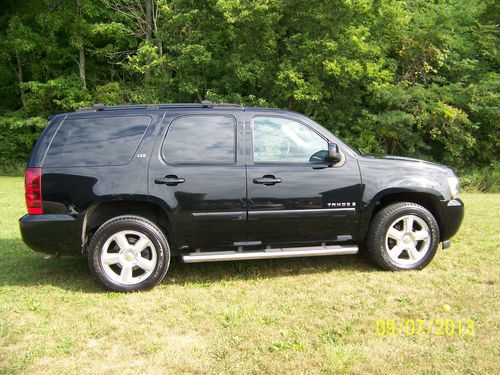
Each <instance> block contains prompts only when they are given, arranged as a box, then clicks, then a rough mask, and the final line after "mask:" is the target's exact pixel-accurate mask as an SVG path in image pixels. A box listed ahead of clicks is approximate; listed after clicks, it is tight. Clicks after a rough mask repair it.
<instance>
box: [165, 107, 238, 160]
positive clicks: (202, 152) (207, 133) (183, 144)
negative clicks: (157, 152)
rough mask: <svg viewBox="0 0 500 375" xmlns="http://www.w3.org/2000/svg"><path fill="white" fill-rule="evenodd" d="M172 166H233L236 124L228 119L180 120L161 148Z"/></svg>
mask: <svg viewBox="0 0 500 375" xmlns="http://www.w3.org/2000/svg"><path fill="white" fill-rule="evenodd" d="M162 154H163V158H164V159H165V160H166V161H167V162H168V163H171V164H234V163H235V160H236V123H235V120H234V118H233V117H231V116H202V115H193V116H183V117H179V118H177V119H175V120H174V121H173V122H172V124H171V125H170V128H169V129H168V133H167V137H166V139H165V142H164V143H163V148H162Z"/></svg>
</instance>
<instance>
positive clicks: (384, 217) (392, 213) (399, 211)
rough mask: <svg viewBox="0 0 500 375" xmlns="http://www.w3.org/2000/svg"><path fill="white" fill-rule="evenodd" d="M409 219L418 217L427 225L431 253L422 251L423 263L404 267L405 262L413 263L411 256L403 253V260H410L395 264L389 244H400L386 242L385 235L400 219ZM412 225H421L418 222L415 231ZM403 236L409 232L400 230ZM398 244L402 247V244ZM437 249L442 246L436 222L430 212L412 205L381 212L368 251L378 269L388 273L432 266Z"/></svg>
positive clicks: (375, 219)
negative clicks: (430, 264)
mask: <svg viewBox="0 0 500 375" xmlns="http://www.w3.org/2000/svg"><path fill="white" fill-rule="evenodd" d="M408 215H410V217H414V216H416V217H418V218H420V219H421V220H423V221H424V222H425V224H427V227H428V231H426V232H427V233H428V234H429V237H430V239H429V240H426V241H427V244H428V250H426V252H424V251H422V252H423V253H424V255H423V257H422V258H421V259H419V260H415V261H414V263H413V264H402V263H404V262H405V261H406V262H411V261H412V260H411V259H410V254H409V252H406V250H403V251H402V253H401V254H402V255H401V257H402V258H403V257H405V256H406V257H407V258H408V260H405V259H401V260H399V259H398V261H397V262H396V261H395V260H394V259H393V257H391V256H390V255H389V250H388V242H389V241H396V242H397V240H392V239H390V240H389V239H387V240H386V235H388V231H389V229H390V228H391V226H392V225H393V224H394V223H395V222H396V221H397V220H398V219H401V220H402V221H403V218H405V217H408ZM396 225H399V224H396ZM413 225H416V226H417V227H418V226H419V225H420V224H419V222H417V224H412V227H413ZM422 229H424V228H423V227H422ZM401 233H406V232H404V230H403V229H401ZM405 240H406V241H408V242H407V243H412V242H413V241H411V239H408V238H406V237H405ZM386 241H387V242H386ZM397 243H398V244H399V242H397ZM415 243H416V244H417V245H415V247H418V246H423V243H422V242H418V241H417V242H415ZM438 245H439V226H438V223H437V221H436V219H435V218H434V216H433V215H432V214H431V213H430V212H429V210H427V209H426V208H424V207H422V206H420V205H418V204H415V203H411V202H399V203H394V204H391V205H388V206H386V207H384V208H382V209H381V210H380V211H379V212H377V214H376V215H375V216H374V217H373V219H372V221H371V224H370V230H369V232H368V237H367V248H368V253H369V255H370V257H371V259H372V260H373V261H374V262H375V263H376V264H377V265H378V266H379V267H381V268H382V269H384V270H388V271H402V270H419V269H422V268H424V267H425V266H427V265H428V264H429V263H430V262H431V260H432V258H434V255H435V254H436V250H437V248H438ZM391 250H392V249H391ZM422 250H423V248H422ZM413 259H418V257H414V258H413Z"/></svg>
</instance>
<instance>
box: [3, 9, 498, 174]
mask: <svg viewBox="0 0 500 375" xmlns="http://www.w3.org/2000/svg"><path fill="white" fill-rule="evenodd" d="M2 8H3V9H2V13H1V16H0V151H1V155H0V163H1V164H5V163H11V162H16V161H19V160H24V159H25V158H26V157H27V153H29V150H30V148H31V147H32V145H33V142H34V141H35V140H36V138H37V136H38V134H39V132H40V131H41V129H43V127H44V126H45V124H46V117H47V116H48V115H50V114H53V113H58V112H64V111H70V110H73V109H76V108H79V107H82V106H88V105H91V104H92V103H93V102H103V103H106V104H118V103H129V102H134V103H135V102H141V103H143V102H153V103H154V102H191V101H199V100H202V99H211V100H214V101H226V102H238V103H242V104H247V105H260V106H273V107H282V108H288V109H291V110H294V111H298V112H302V113H305V114H306V115H308V116H311V117H312V118H314V119H315V120H316V121H318V122H319V123H321V124H323V125H324V126H326V127H328V128H330V129H331V130H332V131H333V132H334V133H336V134H338V135H339V136H341V137H343V138H344V139H346V140H347V141H348V142H349V143H350V144H352V145H353V146H355V147H359V148H360V149H362V150H363V151H365V152H371V153H391V154H400V155H408V156H416V157H421V158H428V159H433V160H436V161H440V162H444V163H448V164H450V165H452V166H454V167H455V168H458V169H459V170H466V169H468V170H480V169H484V168H490V169H492V170H495V171H496V172H495V173H498V172H497V171H498V167H497V164H498V156H499V120H500V112H499V108H498V106H499V86H500V80H499V71H498V67H499V60H498V53H497V50H498V24H499V23H500V22H499V19H498V17H499V15H500V9H499V3H498V2H497V1H495V0H433V1H428V0H406V1H401V0H329V1H328V0H323V1H320V0H308V1H301V0H204V1H197V0H196V1H195V0H145V1H144V0H38V1H34V0H8V1H2Z"/></svg>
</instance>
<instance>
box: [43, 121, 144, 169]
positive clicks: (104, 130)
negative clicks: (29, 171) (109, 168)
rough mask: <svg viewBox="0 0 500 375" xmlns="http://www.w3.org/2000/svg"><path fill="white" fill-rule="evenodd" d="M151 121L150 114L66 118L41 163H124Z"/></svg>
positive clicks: (56, 164)
mask: <svg viewBox="0 0 500 375" xmlns="http://www.w3.org/2000/svg"><path fill="white" fill-rule="evenodd" d="M150 122H151V117H149V116H124V117H98V118H80V119H70V120H65V121H64V122H63V123H62V125H61V127H60V128H59V130H58V131H57V134H56V135H55V137H54V139H53V141H52V143H51V145H50V148H49V150H48V152H47V156H46V157H45V160H44V165H45V166H48V167H77V166H94V167H95V166H106V165H123V164H127V163H128V162H129V161H130V159H131V158H132V156H133V155H134V153H135V150H136V149H137V146H139V142H140V141H141V139H142V136H143V135H144V133H145V131H146V129H147V127H148V126H149V124H150Z"/></svg>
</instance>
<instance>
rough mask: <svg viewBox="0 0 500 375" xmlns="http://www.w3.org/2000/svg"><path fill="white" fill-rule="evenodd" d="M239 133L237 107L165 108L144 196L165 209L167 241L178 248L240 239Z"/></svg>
mask: <svg viewBox="0 0 500 375" xmlns="http://www.w3.org/2000/svg"><path fill="white" fill-rule="evenodd" d="M243 136H244V117H243V109H241V108H238V109H236V108H234V109H231V110H229V109H226V110H224V109H220V110H218V109H216V108H213V109H205V110H203V111H191V112H188V113H186V112H184V113H182V114H181V113H169V112H167V114H166V117H165V120H164V125H163V128H162V129H161V132H160V134H159V138H158V141H157V142H156V145H155V150H154V152H153V155H152V158H151V162H150V165H149V177H148V178H149V195H150V197H151V198H150V199H152V200H154V201H156V202H158V203H159V204H161V205H162V206H163V207H164V209H165V210H166V211H167V212H168V214H169V226H170V228H169V233H168V235H169V241H170V242H171V243H172V242H173V243H175V246H176V247H177V248H178V249H181V250H182V249H188V248H191V249H192V248H198V247H204V248H207V247H214V246H234V244H235V243H238V242H242V241H245V236H246V208H247V207H246V199H245V198H246V174H245V163H244V153H243V150H244V142H243ZM238 150H241V152H239V151H238Z"/></svg>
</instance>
